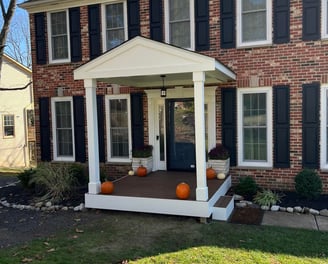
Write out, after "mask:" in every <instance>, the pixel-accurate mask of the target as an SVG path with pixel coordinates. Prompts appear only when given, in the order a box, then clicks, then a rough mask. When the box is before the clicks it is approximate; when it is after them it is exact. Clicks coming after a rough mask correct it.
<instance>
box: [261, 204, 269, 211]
mask: <svg viewBox="0 0 328 264" xmlns="http://www.w3.org/2000/svg"><path fill="white" fill-rule="evenodd" d="M261 209H262V210H263V211H269V209H270V207H269V206H267V205H262V206H261Z"/></svg>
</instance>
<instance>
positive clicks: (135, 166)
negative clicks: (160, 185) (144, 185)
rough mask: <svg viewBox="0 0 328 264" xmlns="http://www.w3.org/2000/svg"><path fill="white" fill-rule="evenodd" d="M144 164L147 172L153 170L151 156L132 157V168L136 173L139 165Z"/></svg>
mask: <svg viewBox="0 0 328 264" xmlns="http://www.w3.org/2000/svg"><path fill="white" fill-rule="evenodd" d="M141 165H142V166H144V167H145V168H146V169H147V174H148V173H150V172H151V171H152V170H153V157H152V156H150V157H147V158H132V170H133V171H134V172H135V173H136V172H137V169H138V168H139V167H140V166H141Z"/></svg>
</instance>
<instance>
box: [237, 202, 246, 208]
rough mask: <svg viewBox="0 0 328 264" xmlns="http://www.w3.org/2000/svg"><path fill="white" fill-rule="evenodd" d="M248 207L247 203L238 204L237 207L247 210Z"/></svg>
mask: <svg viewBox="0 0 328 264" xmlns="http://www.w3.org/2000/svg"><path fill="white" fill-rule="evenodd" d="M246 206H247V204H246V203H242V202H239V203H236V207H238V208H245V207H246Z"/></svg>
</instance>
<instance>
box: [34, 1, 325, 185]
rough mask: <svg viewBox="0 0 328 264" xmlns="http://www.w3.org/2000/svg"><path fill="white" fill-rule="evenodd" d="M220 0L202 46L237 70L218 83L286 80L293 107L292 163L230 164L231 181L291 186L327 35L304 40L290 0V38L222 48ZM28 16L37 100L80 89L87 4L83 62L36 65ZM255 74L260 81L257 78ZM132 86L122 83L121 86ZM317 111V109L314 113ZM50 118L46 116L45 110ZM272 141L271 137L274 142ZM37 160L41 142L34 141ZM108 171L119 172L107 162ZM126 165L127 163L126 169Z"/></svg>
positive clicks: (144, 5) (297, 7)
mask: <svg viewBox="0 0 328 264" xmlns="http://www.w3.org/2000/svg"><path fill="white" fill-rule="evenodd" d="M219 2H220V1H219V0H210V1H209V3H210V50H209V51H206V52H203V53H204V54H205V55H208V56H212V57H214V58H216V59H217V60H219V61H220V62H222V63H223V64H225V65H226V66H228V67H230V68H231V69H232V70H233V71H234V72H235V73H236V74H237V81H236V83H229V84H221V85H219V86H220V87H227V86H236V87H250V86H251V84H252V83H254V82H255V83H258V86H273V85H278V84H288V85H290V92H291V94H290V96H291V101H290V107H291V109H290V111H291V122H290V124H291V131H290V132H291V136H290V142H291V152H290V154H291V155H290V157H291V168H290V169H267V170H266V169H247V168H238V167H235V168H232V169H231V172H232V176H233V182H237V181H238V178H239V177H241V176H245V175H251V176H254V178H255V179H256V181H257V183H259V184H260V185H261V186H263V187H266V188H273V189H293V188H294V177H295V175H296V173H297V172H299V171H300V170H301V169H302V89H301V88H302V84H304V83H311V82H314V81H316V82H321V83H327V82H328V41H321V40H320V41H310V42H303V41H302V1H301V0H291V14H290V16H291V18H290V42H289V43H287V44H279V45H276V44H272V45H270V46H267V47H258V48H247V49H245V48H243V49H224V50H222V49H221V48H220V19H219V14H220V4H219ZM148 3H149V1H148V0H140V18H141V22H140V23H141V34H142V35H143V36H146V37H149V6H148ZM30 22H31V37H32V38H31V39H32V41H31V47H32V58H33V79H34V90H35V92H34V96H35V102H38V98H39V97H40V96H48V97H51V96H55V95H56V91H55V89H56V87H58V86H63V87H66V89H65V95H84V88H83V81H74V79H73V74H72V71H73V70H74V69H76V68H77V67H78V66H80V65H81V64H83V63H85V62H87V61H88V60H89V46H88V43H89V40H88V24H87V23H88V19H87V7H85V6H84V7H82V8H81V29H82V32H81V33H82V47H83V50H82V60H83V61H82V62H81V63H74V64H69V63H67V64H53V65H36V64H35V62H36V57H35V37H34V20H33V16H31V17H30ZM256 80H258V81H256ZM106 87H107V85H106V84H102V83H99V88H98V90H97V92H98V93H99V94H108V93H110V92H111V91H110V89H106ZM123 90H124V92H130V90H131V91H133V89H129V88H124V89H122V92H123ZM216 100H217V141H218V142H220V141H221V140H222V137H221V128H220V124H221V98H220V88H219V89H218V91H217V98H216ZM144 105H145V114H144V119H145V125H146V126H145V136H146V138H145V142H148V129H147V124H148V120H147V117H148V115H147V108H146V106H147V104H146V98H144ZM38 110H39V107H38V105H36V106H35V111H36V120H35V121H36V128H37V129H36V132H37V133H36V136H37V142H39V141H40V131H39V113H38ZM318 114H319V113H318ZM49 118H50V116H49ZM273 144H274V142H273ZM37 152H38V160H39V159H40V145H39V143H38V144H37ZM110 166H111V168H110V171H111V173H116V172H117V173H122V171H120V170H119V169H115V168H114V167H113V165H110ZM124 170H126V168H125V169H124ZM320 175H321V177H322V180H323V183H324V189H325V191H326V192H328V173H325V172H320Z"/></svg>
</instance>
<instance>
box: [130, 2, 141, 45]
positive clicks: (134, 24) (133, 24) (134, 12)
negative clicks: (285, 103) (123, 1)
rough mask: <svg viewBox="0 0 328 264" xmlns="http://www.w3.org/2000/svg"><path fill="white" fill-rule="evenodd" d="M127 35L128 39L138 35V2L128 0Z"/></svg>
mask: <svg viewBox="0 0 328 264" xmlns="http://www.w3.org/2000/svg"><path fill="white" fill-rule="evenodd" d="M127 6H128V35H129V39H131V38H133V37H135V36H139V35H140V16H139V0H128V1H127Z"/></svg>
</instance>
